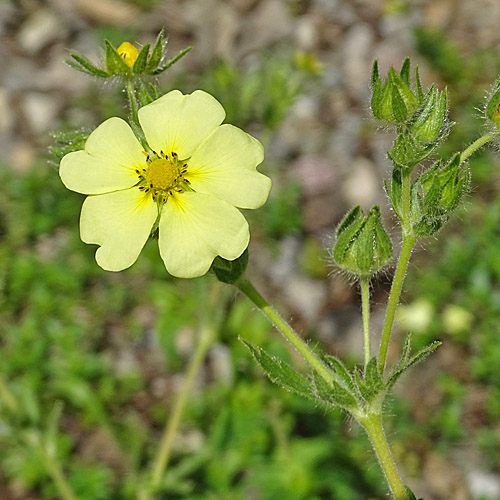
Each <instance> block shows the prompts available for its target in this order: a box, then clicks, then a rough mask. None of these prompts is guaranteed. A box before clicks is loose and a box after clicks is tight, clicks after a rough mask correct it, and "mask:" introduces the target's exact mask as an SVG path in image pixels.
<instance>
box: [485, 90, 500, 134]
mask: <svg viewBox="0 0 500 500" xmlns="http://www.w3.org/2000/svg"><path fill="white" fill-rule="evenodd" d="M486 117H487V118H488V119H489V120H491V121H492V122H493V123H494V124H495V125H496V127H497V129H499V130H500V80H498V81H497V82H496V83H495V85H494V86H493V90H492V91H491V93H490V95H489V97H488V102H487V104H486Z"/></svg>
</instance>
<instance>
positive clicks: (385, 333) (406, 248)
mask: <svg viewBox="0 0 500 500" xmlns="http://www.w3.org/2000/svg"><path fill="white" fill-rule="evenodd" d="M402 174H403V175H402V198H403V200H402V201H403V204H402V214H401V228H402V230H403V244H402V246H401V253H400V254H399V260H398V265H397V266H396V272H395V273H394V278H393V280H392V286H391V292H390V294H389V300H388V301H387V309H386V313H385V321H384V328H383V330H382V338H381V341H380V352H379V366H380V369H381V371H382V373H383V372H384V369H385V362H386V358H387V349H388V348H389V341H390V338H391V332H392V326H393V324H394V317H395V315H396V308H397V306H398V303H399V296H400V295H401V289H402V288H403V282H404V278H405V274H406V268H407V267H408V262H409V260H410V256H411V252H412V250H413V245H415V241H416V237H415V236H414V235H413V233H412V230H411V218H410V194H411V183H410V171H409V170H403V173H402Z"/></svg>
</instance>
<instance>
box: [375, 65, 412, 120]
mask: <svg viewBox="0 0 500 500" xmlns="http://www.w3.org/2000/svg"><path fill="white" fill-rule="evenodd" d="M415 77H416V80H417V92H416V93H414V92H413V91H412V89H411V87H410V59H409V58H407V59H406V60H405V62H404V63H403V66H402V68H401V71H400V73H399V74H398V73H397V72H396V70H395V69H394V68H392V67H391V68H390V69H389V73H388V76H387V82H386V83H385V84H382V79H381V78H380V75H379V72H378V62H377V61H375V62H374V63H373V69H372V99H371V108H372V112H373V116H375V118H377V119H378V120H382V121H386V122H389V123H393V124H396V125H398V124H403V123H406V121H407V120H408V118H409V117H411V116H412V115H413V113H414V112H415V111H416V109H417V108H418V107H419V104H420V95H421V86H420V79H419V78H418V71H416V73H415Z"/></svg>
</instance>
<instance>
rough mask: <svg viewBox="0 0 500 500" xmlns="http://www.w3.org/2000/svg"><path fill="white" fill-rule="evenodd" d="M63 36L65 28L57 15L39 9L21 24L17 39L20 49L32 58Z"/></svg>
mask: <svg viewBox="0 0 500 500" xmlns="http://www.w3.org/2000/svg"><path fill="white" fill-rule="evenodd" d="M65 35H66V27H65V26H64V24H61V20H60V19H59V18H58V17H57V15H56V14H55V13H54V12H53V11H52V10H50V9H40V10H36V11H35V12H33V14H31V15H30V16H29V17H28V18H27V20H26V21H25V22H24V23H23V24H22V26H21V28H20V30H19V32H18V35H17V39H18V42H19V45H20V46H21V48H22V49H23V50H24V51H25V52H26V53H28V54H29V55H31V56H32V55H35V54H36V53H37V52H39V51H40V50H42V49H43V48H44V47H46V46H47V45H48V44H50V43H52V42H54V41H55V40H57V39H62V38H64V37H65Z"/></svg>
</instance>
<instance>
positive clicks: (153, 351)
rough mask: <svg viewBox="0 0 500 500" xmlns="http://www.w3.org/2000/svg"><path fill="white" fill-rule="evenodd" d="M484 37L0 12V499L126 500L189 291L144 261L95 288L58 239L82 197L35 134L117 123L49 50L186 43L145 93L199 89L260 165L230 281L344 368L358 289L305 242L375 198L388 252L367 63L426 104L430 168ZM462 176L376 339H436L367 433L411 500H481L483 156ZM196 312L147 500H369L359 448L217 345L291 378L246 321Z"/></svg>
mask: <svg viewBox="0 0 500 500" xmlns="http://www.w3.org/2000/svg"><path fill="white" fill-rule="evenodd" d="M499 24H500V7H499V5H498V4H497V3H496V2H491V1H488V0H478V1H476V2H468V1H467V0H457V1H452V0H449V1H448V0H434V1H430V0H429V1H427V0H420V1H415V2H413V1H405V0H370V1H356V0H352V1H348V0H227V1H223V0H183V1H173V0H129V1H126V2H125V1H119V0H92V1H80V0H71V1H63V0H47V1H36V0H17V1H11V2H9V1H5V0H3V2H2V3H0V42H1V43H0V60H2V61H3V68H2V72H1V74H0V105H1V109H2V112H1V113H0V150H1V152H2V154H1V157H0V177H1V185H2V189H1V190H0V238H1V239H0V262H1V266H0V381H1V382H0V499H1V500H13V499H28V498H29V499H32V500H39V499H51V498H57V492H56V489H55V487H54V485H53V483H52V481H51V479H50V478H49V476H48V474H47V470H48V468H49V469H50V467H51V466H53V462H54V460H56V461H57V462H58V463H60V464H62V468H63V471H64V473H65V474H66V475H67V477H68V481H69V483H70V485H71V487H72V489H73V490H74V491H75V494H76V496H77V498H78V499H79V500H100V499H103V500H104V499H106V500H112V499H128V498H130V499H132V498H136V497H135V494H136V489H135V488H136V484H137V483H138V482H140V480H141V473H142V472H141V471H143V468H144V465H145V463H146V462H147V461H148V459H149V458H150V457H151V456H152V455H153V454H154V451H155V448H156V446H157V443H158V439H159V436H160V434H161V431H162V428H163V425H164V422H165V421H166V420H167V419H168V418H169V415H170V411H171V407H172V402H173V400H174V399H175V395H176V394H177V393H178V390H179V386H180V384H181V383H182V380H183V369H184V367H185V365H186V363H187V361H188V360H189V359H190V356H191V354H192V352H193V349H194V345H195V342H196V329H197V321H198V318H199V311H200V304H201V303H203V302H204V301H205V300H206V297H207V294H208V293H210V289H211V288H212V287H213V286H214V283H213V279H212V278H211V277H210V276H207V277H205V278H201V279H198V280H194V281H184V280H179V279H174V278H171V277H169V276H167V274H166V272H165V270H164V267H163V264H162V262H161V260H160V258H159V255H158V250H157V245H156V244H155V242H150V243H148V245H147V246H146V249H145V251H144V252H143V253H142V254H141V256H140V258H139V260H138V262H137V263H136V264H135V265H134V266H133V267H132V268H131V269H129V270H127V271H125V272H122V273H119V274H113V273H106V272H104V271H102V270H101V269H100V268H99V267H98V266H97V265H96V264H95V261H94V258H93V254H94V251H95V249H94V248H93V247H90V246H88V245H84V244H83V243H82V242H81V241H80V239H79V235H78V217H79V211H80V207H81V203H82V201H83V197H82V196H80V195H78V194H75V193H72V192H69V191H67V190H66V189H65V188H64V187H63V186H62V184H61V182H60V180H59V177H58V175H57V162H54V158H53V157H51V156H50V155H49V154H48V153H47V148H48V146H50V144H51V140H52V139H51V138H50V135H49V134H50V132H54V131H60V130H74V129H78V130H91V129H92V128H93V127H95V126H96V125H97V124H99V123H100V122H101V121H102V120H104V119H105V118H108V117H109V116H122V117H125V116H126V115H127V110H126V108H124V104H123V103H124V95H123V94H122V93H121V92H120V90H119V89H118V88H117V87H116V85H114V83H113V82H110V83H106V84H105V85H104V86H103V85H101V83H100V82H98V81H93V80H92V79H87V78H86V77H84V76H82V75H80V74H78V73H76V72H74V71H72V70H70V69H69V68H67V67H66V66H65V65H64V64H63V60H64V59H65V58H67V56H68V49H76V50H79V51H80V52H82V53H84V54H86V55H87V56H88V57H90V58H91V59H93V60H94V61H98V60H99V57H100V54H99V50H100V49H99V48H100V47H102V43H103V38H108V39H109V40H111V41H112V42H113V43H114V44H115V46H117V45H119V44H120V43H121V42H122V41H123V40H129V41H131V42H136V43H138V44H144V43H148V42H152V41H154V38H155V36H156V34H157V33H158V31H159V30H160V29H161V28H163V27H164V28H165V30H166V33H167V35H168V39H169V43H168V47H169V56H173V55H175V54H176V53H177V52H178V51H179V50H180V49H182V48H184V47H185V46H187V45H194V49H193V50H192V51H191V52H190V53H189V54H188V55H187V56H186V57H185V58H184V59H182V60H181V61H180V62H179V63H177V64H176V65H175V66H174V67H173V68H172V69H171V70H170V71H169V73H168V74H167V75H166V76H164V77H162V79H161V81H160V86H161V88H162V89H163V90H164V91H167V90H169V89H171V88H180V89H181V90H182V91H183V92H190V91H192V90H194V89H195V88H203V89H205V90H207V91H209V92H211V93H212V94H214V95H215V96H216V97H217V98H218V99H219V100H220V102H221V103H222V104H223V105H224V107H225V109H226V111H227V121H228V122H229V123H233V124H235V125H238V126H240V127H242V128H244V129H245V130H247V131H248V132H250V133H252V134H254V135H255V136H257V137H258V138H259V139H260V140H261V141H262V142H263V143H264V145H265V147H266V161H265V163H264V165H263V166H262V167H261V170H262V171H263V172H265V173H266V174H267V175H269V176H271V177H272V179H273V192H272V196H271V199H270V200H269V202H268V203H267V204H266V206H264V207H263V208H262V209H260V210H259V211H257V212H256V213H248V214H247V216H248V218H249V220H250V224H251V228H252V243H251V257H250V273H251V274H252V275H253V277H254V279H255V280H256V281H257V282H258V283H260V284H261V285H262V288H263V290H264V292H265V295H266V296H267V297H268V298H269V299H270V300H271V301H272V302H274V303H275V304H276V305H277V306H279V307H280V309H281V311H282V312H283V314H284V315H285V316H286V317H289V318H292V322H293V324H294V325H295V326H296V327H297V329H298V330H299V331H301V332H303V334H304V336H305V337H307V338H311V339H313V342H317V343H320V344H321V345H322V346H323V347H325V348H326V349H327V350H329V351H330V352H331V353H333V354H336V355H339V356H343V357H345V358H347V360H348V362H349V363H351V364H354V363H356V362H358V361H359V360H360V353H361V346H362V338H361V337H362V336H361V328H360V325H361V322H360V317H359V303H358V302H359V301H358V294H357V291H356V290H355V289H354V290H353V289H351V288H350V287H349V283H348V282H347V281H346V280H345V279H344V278H343V277H342V276H337V275H336V273H335V270H334V269H332V267H331V266H330V264H329V262H328V258H327V252H326V250H325V248H326V247H327V246H328V244H329V242H330V241H331V235H332V233H333V231H334V228H335V225H336V224H337V223H338V221H339V220H340V218H341V217H342V215H343V214H344V213H345V212H346V211H347V210H348V209H349V208H350V207H351V206H352V205H354V204H361V205H362V207H363V208H371V206H372V205H373V204H375V203H379V204H381V205H382V208H383V210H384V216H385V218H386V223H387V225H388V227H392V228H393V235H394V241H395V242H396V243H397V242H398V240H399V235H398V234H397V231H396V226H395V224H394V223H393V221H392V219H391V214H390V213H389V211H388V210H387V208H386V207H384V203H385V195H384V193H383V190H382V180H381V178H382V177H383V176H386V175H387V174H388V172H389V164H388V161H387V159H386V156H385V151H386V149H387V147H388V145H389V144H390V141H391V138H390V137H388V135H387V134H386V133H385V132H384V131H380V130H379V131H377V130H376V125H375V124H374V123H373V122H372V121H371V119H370V118H369V110H368V102H369V101H368V99H369V87H368V83H369V75H370V69H371V63H372V61H373V59H375V58H377V59H379V61H380V65H381V67H382V69H383V70H387V68H388V67H389V66H390V65H391V64H392V65H395V66H396V67H399V66H400V64H401V63H402V61H403V60H404V58H405V57H406V56H407V55H410V56H411V57H412V61H413V63H414V64H415V63H417V64H419V67H420V70H421V74H422V79H423V81H424V83H425V84H430V83H431V82H434V81H435V82H436V83H437V84H438V85H439V86H440V87H444V86H446V85H447V86H448V87H449V91H450V100H451V106H452V109H451V117H452V119H453V120H454V121H456V122H457V125H456V126H455V128H454V130H453V132H452V134H451V137H450V140H449V142H448V143H447V145H446V148H443V150H442V151H441V153H442V154H444V155H448V154H450V153H451V152H452V151H455V150H461V149H463V148H464V146H466V145H467V144H468V143H470V142H471V141H472V140H473V139H474V138H476V137H477V136H478V135H479V134H480V133H481V128H482V122H481V113H480V110H481V108H482V106H483V102H484V95H485V93H486V92H487V91H488V89H489V88H490V86H491V84H492V83H493V81H494V80H495V79H496V77H497V76H498V75H499V74H500V58H499V57H498V47H499V45H500V30H498V26H499ZM478 110H479V111H478ZM471 166H472V172H473V187H474V189H473V191H472V194H471V195H470V197H469V198H468V200H467V202H466V204H465V206H464V207H463V208H462V209H461V210H460V213H459V215H458V216H456V217H454V219H453V220H452V221H451V222H450V223H449V225H448V226H447V227H446V228H445V229H444V230H443V231H441V233H440V234H439V235H438V237H437V238H436V239H435V240H434V239H432V240H429V241H426V242H425V244H424V245H422V248H419V249H418V251H417V252H416V253H415V255H414V260H413V261H412V264H411V265H410V273H409V276H408V281H407V286H406V289H407V293H406V294H405V296H404V298H403V302H404V306H403V307H402V309H401V314H400V326H399V331H398V332H397V333H396V344H397V340H398V339H399V340H400V339H402V338H403V337H404V334H405V332H406V331H411V332H413V341H414V342H415V344H417V345H421V346H423V345H424V344H425V343H427V342H429V341H431V340H434V339H439V340H441V341H443V345H442V346H441V347H440V348H439V349H438V351H437V352H436V353H435V354H434V355H433V356H432V357H431V358H429V359H428V360H427V361H426V362H425V363H424V364H423V365H420V366H417V367H415V368H414V369H413V371H412V372H411V373H410V374H409V376H408V377H407V378H406V379H405V380H404V381H403V382H402V383H400V385H399V386H398V389H397V391H396V392H397V393H396V395H395V396H394V397H393V398H392V399H391V401H390V402H389V404H390V405H391V408H390V411H389V414H390V415H391V416H390V418H389V419H388V421H387V424H386V425H387V428H388V435H389V438H390V441H391V442H392V445H393V447H394V452H395V454H396V456H397V460H398V461H399V463H400V464H401V466H402V468H403V469H404V476H405V477H406V478H407V479H408V483H409V484H410V485H411V486H412V488H413V489H414V490H416V491H418V492H419V494H420V495H421V496H423V497H424V498H425V499H426V500H446V499H449V498H453V499H454V500H462V499H463V500H467V499H477V500H480V499H481V500H496V499H500V465H499V464H500V426H499V417H500V375H499V373H500V372H499V369H498V367H499V366H500V342H499V341H498V339H499V335H500V326H499V325H500V322H499V318H500V288H499V283H500V232H499V227H500V199H499V197H498V194H497V193H498V190H499V188H500V175H499V173H498V168H499V166H500V161H499V159H498V157H497V153H496V152H494V151H492V150H485V151H483V152H482V153H481V154H480V155H477V156H476V157H475V158H473V159H472V160H471ZM389 284H390V271H388V273H387V275H385V276H381V277H380V278H379V280H378V281H377V282H376V283H374V284H373V293H374V301H375V305H374V311H373V325H374V332H375V333H377V330H379V329H380V328H377V326H380V324H381V321H382V320H383V305H384V302H385V299H386V297H387V292H388V287H389ZM225 292H226V293H227V292H228V290H225ZM221 301H222V303H223V306H224V318H223V319H224V321H223V322H222V326H221V327H220V329H219V331H218V332H217V339H216V340H215V342H214V344H213V346H212V347H211V349H210V351H209V354H208V356H207V359H206V361H205V363H204V365H203V368H202V370H201V373H200V375H199V377H198V379H197V382H196V387H195V389H194V391H193V394H192V396H191V397H190V402H189V405H188V409H187V411H186V413H185V415H184V417H183V419H182V421H181V425H180V428H179V431H178V433H177V435H176V438H175V441H174V450H173V457H172V461H171V463H170V466H169V468H168V471H167V474H166V477H165V481H164V496H163V497H161V498H168V499H172V500H174V499H179V500H180V499H191V500H195V499H196V500H198V499H199V500H202V499H203V500H209V499H210V500H211V499H214V500H215V499H217V500H240V499H241V500H247V499H256V500H276V499H286V500H316V499H325V500H358V499H359V500H364V499H382V498H385V494H386V493H385V492H386V488H385V485H384V481H383V480H382V478H381V475H380V473H379V471H378V466H377V464H376V462H375V459H374V457H373V454H372V452H371V449H370V446H369V444H368V442H367V440H366V437H365V436H364V435H363V433H362V432H361V431H360V430H359V429H358V428H357V427H356V426H354V425H353V424H352V422H350V421H347V420H346V419H345V417H344V416H343V415H341V414H340V413H331V414H325V412H324V411H323V410H321V409H318V408H314V407H312V406H311V405H310V403H309V402H308V401H303V400H301V399H300V398H298V397H295V396H294V395H291V394H288V393H286V392H284V391H282V390H280V389H279V388H277V387H275V386H273V385H272V384H271V383H270V382H269V381H268V380H266V379H265V378H264V376H263V375H262V373H261V372H260V370H259V369H258V368H257V367H256V366H255V365H254V363H253V362H252V360H251V359H250V356H249V354H248V352H247V351H246V350H245V348H244V347H243V346H242V344H241V343H240V342H239V340H238V336H241V337H243V338H245V339H247V340H249V341H251V342H253V343H256V344H259V345H261V346H265V347H266V348H267V349H268V350H270V351H272V352H275V353H279V354H280V355H281V356H283V357H285V359H288V360H289V362H290V363H295V364H297V365H300V359H298V357H297V356H296V354H295V353H294V352H293V351H292V350H290V349H289V348H288V346H286V345H285V344H284V343H283V342H282V340H281V339H280V338H279V337H278V335H277V334H276V333H275V332H273V330H272V328H271V326H270V325H269V324H268V323H267V322H266V320H265V319H264V318H263V317H261V316H260V315H259V314H258V312H256V311H255V310H253V308H252V307H251V306H250V304H249V303H248V302H247V301H245V300H243V299H241V298H240V297H237V296H234V297H233V296H231V295H229V296H227V295H224V294H223V295H222V296H221ZM193 318H194V319H193ZM9 395H12V396H13V398H12V399H10V398H9Z"/></svg>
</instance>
